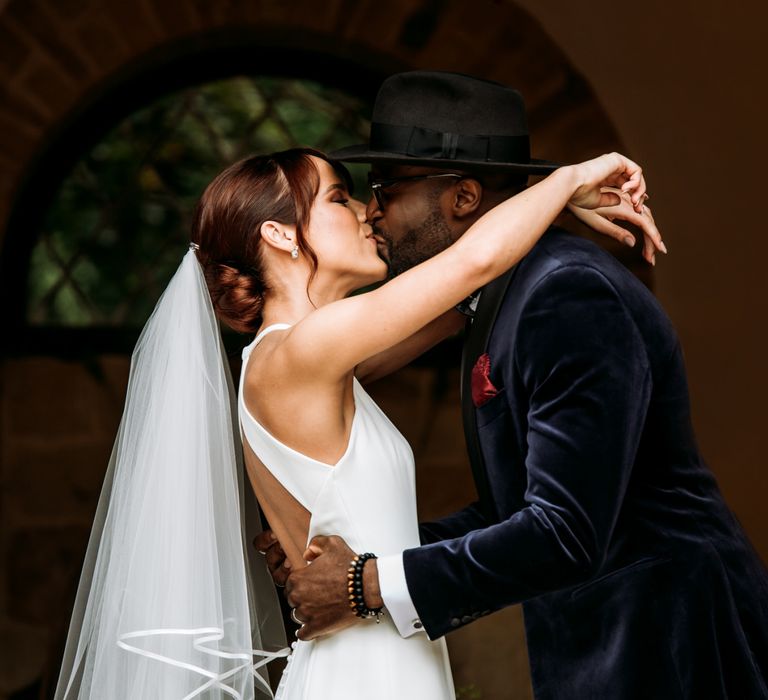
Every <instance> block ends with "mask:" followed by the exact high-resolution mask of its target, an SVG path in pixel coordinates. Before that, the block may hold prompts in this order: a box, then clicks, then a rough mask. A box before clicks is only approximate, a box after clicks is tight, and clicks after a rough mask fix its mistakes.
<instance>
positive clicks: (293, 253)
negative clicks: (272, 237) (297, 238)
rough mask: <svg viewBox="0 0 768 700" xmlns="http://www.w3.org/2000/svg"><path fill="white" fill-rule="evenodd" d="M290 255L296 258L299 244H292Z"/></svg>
mask: <svg viewBox="0 0 768 700" xmlns="http://www.w3.org/2000/svg"><path fill="white" fill-rule="evenodd" d="M291 257H292V258H293V259H294V260H296V258H298V257H299V246H297V245H294V246H293V249H292V250H291Z"/></svg>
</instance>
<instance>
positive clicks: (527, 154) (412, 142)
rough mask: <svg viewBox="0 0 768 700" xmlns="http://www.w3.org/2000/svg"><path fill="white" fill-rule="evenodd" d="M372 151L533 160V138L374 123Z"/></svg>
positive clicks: (420, 156)
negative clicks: (473, 133)
mask: <svg viewBox="0 0 768 700" xmlns="http://www.w3.org/2000/svg"><path fill="white" fill-rule="evenodd" d="M370 148H371V150H372V151H383V152H389V153H397V154H400V155H406V156H413V157H417V158H439V159H445V160H470V161H479V162H498V163H530V160H531V151H530V139H529V138H528V136H527V135H525V134H524V135H519V136H472V135H468V134H456V133H451V132H446V131H435V130H433V129H426V128H424V127H419V126H395V125H393V124H381V123H377V122H373V123H372V124H371V140H370Z"/></svg>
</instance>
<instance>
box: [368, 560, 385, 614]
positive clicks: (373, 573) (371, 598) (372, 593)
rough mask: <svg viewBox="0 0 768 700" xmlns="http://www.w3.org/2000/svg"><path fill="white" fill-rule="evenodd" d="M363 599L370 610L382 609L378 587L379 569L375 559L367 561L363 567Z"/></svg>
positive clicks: (382, 604) (382, 603)
mask: <svg viewBox="0 0 768 700" xmlns="http://www.w3.org/2000/svg"><path fill="white" fill-rule="evenodd" d="M363 599H364V600H365V605H366V607H368V608H370V609H371V610H376V609H378V608H382V607H384V600H383V599H382V597H381V588H380V587H379V567H378V565H377V564H376V560H375V559H369V560H368V561H367V562H365V566H364V567H363Z"/></svg>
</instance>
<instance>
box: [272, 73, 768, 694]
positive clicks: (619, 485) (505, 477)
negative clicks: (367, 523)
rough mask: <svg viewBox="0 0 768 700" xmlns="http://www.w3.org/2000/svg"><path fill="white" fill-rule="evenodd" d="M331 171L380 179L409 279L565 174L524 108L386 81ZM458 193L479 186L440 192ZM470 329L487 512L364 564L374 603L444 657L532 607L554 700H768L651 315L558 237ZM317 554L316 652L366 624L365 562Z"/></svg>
mask: <svg viewBox="0 0 768 700" xmlns="http://www.w3.org/2000/svg"><path fill="white" fill-rule="evenodd" d="M333 155H334V156H335V157H337V158H339V159H341V160H346V161H353V162H354V161H357V162H369V163H371V164H372V172H371V186H372V189H373V192H374V194H375V197H374V198H373V199H372V200H371V202H370V204H369V206H368V217H369V220H370V221H371V223H372V225H373V227H374V229H375V232H376V233H377V235H378V237H379V239H380V240H381V241H382V242H383V244H384V245H383V246H382V247H383V249H384V250H383V252H384V253H386V252H387V251H389V255H390V256H391V258H390V262H391V266H392V268H393V270H394V271H395V272H400V271H402V270H403V269H407V268H408V267H410V266H412V265H414V264H417V263H419V262H421V261H422V260H423V259H425V258H427V257H429V256H431V255H434V254H436V253H438V252H439V251H440V250H442V249H444V248H445V247H446V246H448V245H449V244H450V243H451V242H452V241H454V240H455V239H456V238H458V237H459V236H461V235H462V234H463V233H464V231H466V230H467V228H469V226H470V225H471V224H472V223H473V222H474V221H475V220H476V219H477V218H479V216H480V215H482V213H483V212H484V211H486V210H488V209H489V208H490V207H491V206H493V204H494V203H496V202H498V201H500V200H501V199H503V198H505V197H507V196H509V195H511V194H514V192H515V191H517V190H518V189H520V188H522V187H523V186H524V183H525V179H526V178H527V176H528V174H536V173H546V172H548V171H549V170H551V169H552V166H551V165H547V164H544V163H542V162H539V161H534V160H532V159H531V158H530V155H529V145H528V134H527V131H526V127H525V115H524V108H523V105H522V102H521V100H520V98H519V95H518V94H517V93H516V92H514V91H513V90H511V89H509V88H506V87H504V86H501V85H498V84H495V83H489V82H486V81H481V80H477V79H473V78H469V77H466V76H461V75H456V74H450V73H433V72H414V73H405V74H399V75H395V76H393V77H391V78H389V79H388V80H387V81H385V83H384V84H383V86H382V88H381V90H380V92H379V95H378V97H377V100H376V104H375V107H374V113H373V122H372V125H371V136H370V143H369V144H367V145H365V146H358V147H351V148H347V149H343V150H342V151H340V152H338V153H336V154H333ZM441 173H458V174H459V175H462V176H463V177H460V178H459V177H445V178H434V177H426V176H427V175H436V174H441ZM475 302H477V304H476V309H475V310H474V311H472V307H473V306H474V303H475ZM465 310H467V311H468V312H469V313H471V314H473V320H472V324H471V330H470V332H469V335H468V339H467V342H466V346H465V350H464V357H463V370H462V374H463V376H462V408H463V414H464V428H465V432H466V439H467V444H468V448H469V451H470V457H471V462H472V467H473V473H474V478H475V481H476V484H477V490H478V493H479V496H480V498H479V501H478V502H477V503H474V504H472V505H470V506H468V507H467V508H466V509H465V510H463V511H461V512H459V513H455V514H454V515H451V516H449V517H447V518H444V519H443V520H440V521H438V522H434V523H428V524H425V525H423V526H422V529H421V538H422V546H421V547H418V548H416V549H410V550H406V551H404V552H402V553H401V554H397V555H395V556H385V557H381V558H380V559H378V560H370V561H368V562H367V563H366V566H365V570H364V574H365V578H364V593H365V598H366V604H367V605H368V606H369V607H372V608H373V607H378V606H380V605H385V606H386V609H387V611H388V613H389V615H390V616H391V617H392V619H393V621H394V622H395V624H396V625H397V628H398V630H399V631H400V633H401V634H402V635H403V636H408V635H410V634H424V633H425V632H426V634H428V635H429V637H430V638H432V639H435V638H437V637H440V636H442V635H444V634H446V633H447V632H450V631H452V630H454V629H456V628H458V627H461V626H463V625H466V624H469V623H471V622H473V621H474V620H476V619H478V618H479V617H482V616H484V615H488V614H490V613H492V612H493V611H495V610H499V609H500V608H503V607H505V606H508V605H512V604H514V603H519V602H522V603H523V608H524V613H525V624H526V633H527V639H528V650H529V655H530V663H531V675H532V680H533V686H534V692H535V696H536V698H537V700H550V699H558V700H564V699H571V698H573V699H574V700H584V699H586V698H601V699H602V698H605V699H611V700H615V699H622V700H625V699H637V700H641V699H642V700H650V699H651V698H652V699H653V700H665V699H667V698H670V699H671V698H696V699H699V698H723V699H724V698H731V699H736V698H738V700H746V699H752V698H755V699H756V698H768V688H767V686H766V683H767V682H768V574H767V573H766V570H765V568H764V566H763V565H762V563H761V562H760V561H759V559H758V557H757V556H756V554H755V553H754V551H753V549H752V547H751V546H750V544H749V542H748V541H747V539H746V537H745V535H744V533H743V532H742V530H741V528H740V527H739V525H738V523H737V522H736V520H735V518H734V516H733V515H732V514H731V512H730V511H729V510H728V508H727V506H726V505H725V503H724V502H723V499H722V496H721V495H720V492H719V490H718V487H717V485H716V483H715V480H714V478H713V476H712V474H711V473H710V471H709V470H708V469H707V467H706V466H705V464H704V462H703V461H702V458H701V457H700V455H699V452H698V449H697V446H696V442H695V439H694V435H693V432H692V428H691V419H690V408H689V401H688V391H687V386H686V377H685V370H684V367H683V359H682V353H681V350H680V346H679V343H678V339H677V337H676V335H675V332H674V330H673V328H672V326H671V324H670V322H669V319H668V318H667V317H666V315H665V314H664V312H663V310H662V309H661V307H660V306H659V304H658V303H657V302H656V300H655V299H654V297H653V296H652V295H651V294H650V293H649V292H648V291H647V290H646V289H645V288H644V287H643V286H642V285H641V284H640V283H639V282H638V281H637V280H636V279H635V278H634V277H633V276H632V275H631V274H630V273H628V272H627V271H626V270H625V269H624V268H623V267H622V266H621V265H620V264H618V263H617V262H616V261H615V260H614V259H613V258H612V257H611V256H610V255H608V254H606V253H604V252H602V251H600V250H598V249H597V248H596V247H595V246H594V245H593V244H592V243H590V242H588V241H585V240H582V239H579V238H576V237H573V236H570V235H568V234H567V233H565V232H563V231H561V230H558V229H555V228H553V229H551V230H550V231H549V232H548V233H547V234H545V235H544V237H543V238H542V239H541V241H540V242H539V243H538V244H537V245H536V246H535V247H534V249H533V250H532V251H531V252H530V253H529V254H528V256H527V257H526V258H525V259H524V260H522V261H521V262H520V263H519V264H518V266H517V267H516V268H515V269H513V270H512V271H510V272H509V273H507V274H505V275H503V276H502V277H500V278H498V279H497V280H495V281H494V282H492V283H490V284H489V285H487V286H486V287H485V288H484V289H483V290H482V291H481V293H480V295H479V301H477V299H475V300H470V302H468V303H467V305H466V309H465ZM371 498H372V499H375V498H376V494H375V493H372V494H371ZM311 548H312V550H313V553H314V560H313V563H312V565H311V566H309V567H306V568H304V569H302V570H299V571H296V572H294V573H292V574H291V575H290V577H289V578H288V581H287V592H288V600H289V602H290V604H291V606H292V607H294V608H295V610H294V615H295V616H296V617H297V618H298V619H299V620H301V621H302V622H304V623H305V625H304V627H303V628H302V629H301V630H300V632H299V635H298V636H299V637H300V638H302V639H310V638H314V637H317V636H320V635H322V634H325V633H327V632H328V631H332V630H334V629H339V628H340V627H342V626H345V625H348V624H355V623H356V618H354V617H353V616H352V614H351V612H350V610H349V607H348V602H347V585H346V584H347V567H348V565H349V561H350V559H351V557H352V556H353V555H354V553H353V552H352V551H351V550H350V549H349V547H348V546H347V545H346V543H345V542H344V541H343V540H341V539H340V538H338V537H335V536H329V537H319V538H316V539H315V540H313V542H312V545H311ZM366 624H373V623H371V622H366Z"/></svg>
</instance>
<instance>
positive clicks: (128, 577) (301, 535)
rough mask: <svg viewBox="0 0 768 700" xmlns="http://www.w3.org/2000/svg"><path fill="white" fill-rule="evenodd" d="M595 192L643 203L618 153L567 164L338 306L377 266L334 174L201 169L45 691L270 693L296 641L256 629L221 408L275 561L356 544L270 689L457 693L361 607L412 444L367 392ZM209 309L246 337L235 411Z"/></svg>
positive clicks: (411, 494) (402, 524)
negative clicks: (330, 545)
mask: <svg viewBox="0 0 768 700" xmlns="http://www.w3.org/2000/svg"><path fill="white" fill-rule="evenodd" d="M441 182H445V181H441V180H438V179H435V180H434V183H435V186H436V187H438V188H439V187H441V186H444V185H442V184H440V183H441ZM604 187H612V188H620V191H622V192H623V193H625V194H626V195H628V196H629V197H630V198H631V201H632V205H633V206H634V207H635V208H637V209H639V208H640V206H641V205H642V202H643V200H644V195H645V182H644V179H643V177H642V172H641V169H640V168H639V166H637V165H636V164H635V163H633V162H632V161H630V160H628V159H627V158H625V157H623V156H621V155H619V154H615V153H613V154H609V155H604V156H601V157H599V158H596V159H594V160H590V161H586V162H584V163H580V164H578V165H573V166H565V167H562V168H560V169H559V170H557V171H555V172H554V173H553V174H551V175H549V176H548V177H547V178H546V179H544V180H542V181H541V182H539V183H538V184H536V185H534V186H532V187H530V188H529V189H527V190H525V191H524V192H522V193H520V194H518V195H516V196H513V197H511V198H509V199H507V200H505V201H503V202H502V203H501V204H499V205H498V206H496V207H494V208H493V209H491V210H490V211H488V212H486V213H485V214H484V215H483V216H482V217H481V218H480V219H479V220H478V221H477V222H476V223H475V224H474V225H473V226H472V227H471V228H470V229H469V230H468V231H467V232H466V233H465V234H464V235H463V236H462V237H461V238H460V239H459V240H458V241H456V242H455V243H454V244H453V245H451V246H450V247H449V248H448V249H446V250H445V251H443V252H442V253H440V254H438V255H436V256H435V257H433V258H431V259H430V260H428V261H426V262H424V263H422V264H421V265H418V266H416V267H414V268H413V269H411V270H409V271H407V272H404V273H403V274H401V275H399V276H397V277H395V278H394V279H392V280H391V281H389V282H387V283H386V284H383V285H381V286H379V287H378V288H376V289H375V290H374V291H370V292H368V293H364V294H358V295H352V296H350V294H351V292H353V291H355V290H358V289H360V288H362V287H366V286H369V285H372V284H374V283H378V282H381V281H382V280H384V279H385V277H386V275H387V265H386V263H385V262H384V261H383V259H382V257H381V255H380V252H381V251H380V250H379V246H380V245H381V244H382V241H379V240H377V238H376V237H375V236H374V234H373V231H372V229H371V227H370V225H369V224H368V223H366V217H365V209H364V206H363V205H362V204H361V203H360V202H358V201H356V200H353V199H352V198H351V197H350V194H349V190H350V186H349V179H348V175H347V173H346V171H345V170H344V169H343V167H342V166H340V165H339V164H337V163H335V162H333V161H330V160H329V159H327V158H326V157H325V156H324V155H322V154H321V153H319V152H317V151H313V150H310V149H293V150H289V151H283V152H280V153H275V154H272V155H268V156H254V157H250V158H247V159H245V160H242V161H240V162H238V163H236V164H234V165H232V166H231V167H229V168H227V169H226V170H225V171H224V172H222V173H221V174H220V175H219V176H217V177H216V178H215V179H214V180H213V182H212V183H211V184H210V185H209V186H208V188H207V189H206V191H205V192H204V194H203V196H202V198H201V200H200V203H199V205H198V209H197V212H196V215H195V220H194V224H193V231H192V241H193V242H192V245H191V250H190V252H189V253H188V254H187V256H185V258H184V260H183V262H182V265H181V267H180V268H179V271H178V272H177V274H176V276H175V277H174V279H173V280H172V281H171V283H170V284H169V287H168V289H167V290H166V292H165V293H164V295H163V297H162V298H161V300H160V302H159V303H158V306H157V307H156V309H155V312H154V313H153V316H152V317H151V318H150V320H149V322H148V323H147V326H146V327H145V329H144V331H143V333H142V336H141V338H140V340H139V343H138V344H137V348H136V351H135V352H134V356H133V362H132V368H131V378H130V382H129V391H128V397H127V399H126V409H125V413H124V416H123V421H122V423H121V427H120V431H119V433H118V438H117V442H116V445H115V450H114V453H113V458H112V462H111V465H110V469H109V471H108V473H107V477H106V480H105V486H104V490H103V492H102V499H101V502H100V505H99V510H98V513H97V518H96V522H95V524H94V531H93V534H92V537H91V543H90V544H89V550H88V554H87V557H86V564H85V567H84V572H83V578H82V580H81V585H80V590H79V592H78V599H77V601H76V606H75V612H74V614H73V619H72V624H71V628H70V636H69V639H68V642H67V649H66V653H65V660H64V665H63V668H62V673H61V677H60V679H59V685H58V688H57V693H56V697H57V698H74V697H78V698H91V699H92V700H96V698H99V699H102V698H110V700H117V699H119V698H143V699H144V698H163V699H166V698H168V699H170V698H174V699H175V698H178V699H179V700H182V698H183V699H184V700H188V699H191V698H195V697H206V698H213V697H215V698H222V697H224V696H225V695H226V696H228V697H233V698H237V699H239V698H252V697H254V695H255V694H257V693H264V694H267V695H271V692H270V691H269V686H268V684H267V676H266V673H265V670H264V665H265V664H266V662H267V661H269V660H271V659H272V658H275V657H276V656H280V655H288V654H289V650H286V649H282V650H278V649H277V645H276V643H275V639H277V638H279V634H278V635H275V634H271V635H270V633H269V630H268V629H267V628H268V627H269V626H270V625H273V626H274V624H273V623H274V622H275V621H276V619H277V618H278V617H279V616H278V614H277V612H276V604H275V600H274V597H273V590H272V587H271V583H270V581H269V578H268V575H267V572H266V567H265V566H264V565H263V562H260V564H261V566H257V567H254V569H253V571H252V572H250V575H249V573H248V571H247V569H248V566H249V563H248V561H247V554H246V552H245V547H244V546H243V542H244V538H243V536H241V531H242V529H243V528H244V527H246V525H247V524H246V523H245V522H244V521H245V520H247V519H246V518H245V517H244V512H243V503H242V491H241V488H240V486H241V485H240V484H239V483H238V473H239V470H238V458H239V449H236V447H235V446H236V445H237V444H238V441H237V440H236V439H233V438H236V437H237V436H236V433H237V430H236V429H235V430H234V434H233V424H234V421H233V420H232V412H234V410H237V413H238V416H239V423H240V431H241V434H242V438H243V440H242V443H243V453H244V457H245V467H246V472H247V475H248V478H249V481H250V485H251V487H252V489H253V492H254V493H255V495H256V496H257V498H258V502H259V505H260V507H261V508H262V510H263V512H264V515H265V516H266V518H267V520H268V521H269V523H270V526H271V528H272V529H273V531H274V533H275V535H276V536H277V538H278V539H279V542H280V544H281V545H282V547H283V549H284V551H285V553H286V556H287V560H288V562H289V565H290V566H291V567H292V568H294V569H296V568H298V567H302V566H306V562H305V561H304V558H303V554H304V551H305V548H306V545H307V542H308V541H309V540H310V539H311V538H312V537H313V536H314V535H317V534H323V533H328V532H333V533H336V534H339V535H341V536H342V537H344V539H345V540H346V541H347V542H348V543H349V544H350V546H352V547H353V548H354V549H355V550H356V551H358V552H359V553H360V554H361V555H362V556H360V557H359V558H356V559H355V560H353V561H351V562H350V563H349V571H350V573H349V580H350V586H349V594H350V595H349V597H350V619H349V623H350V624H348V625H347V626H345V627H344V628H343V629H339V630H338V631H336V632H335V633H333V634H330V635H327V636H326V637H323V638H321V639H318V640H315V641H311V642H303V641H297V642H294V644H293V645H292V647H293V649H292V652H290V656H289V659H288V665H287V667H286V671H285V672H284V674H283V676H282V679H281V681H280V685H279V689H278V693H277V696H278V698H281V699H282V700H312V699H313V698H316V699H317V700H327V699H330V698H333V699H337V698H353V697H355V698H356V697H366V698H374V699H375V698H381V699H382V700H383V699H384V698H398V700H408V699H413V700H416V699H418V700H432V699H434V700H443V699H447V698H453V697H454V691H453V685H452V681H451V674H450V669H449V665H448V657H447V653H446V649H445V646H444V640H442V639H441V640H438V641H435V642H432V641H429V640H428V639H427V638H426V636H425V635H415V636H412V637H409V638H407V639H404V638H402V637H401V636H400V635H399V634H398V632H397V630H396V629H395V627H394V625H393V624H392V622H391V620H389V619H388V618H387V617H386V614H385V611H383V610H380V609H371V608H369V607H368V606H367V605H366V595H365V593H366V591H365V590H363V583H362V581H363V579H362V573H363V571H364V569H365V564H366V561H367V555H366V554H365V552H367V551H368V550H372V551H375V552H377V553H378V554H388V553H396V552H399V551H402V550H403V549H406V548H408V547H412V546H417V545H418V544H419V536H418V529H417V520H416V500H415V490H414V474H413V468H414V465H413V455H412V453H411V450H410V448H409V446H408V444H407V442H406V441H405V439H404V438H403V437H402V435H400V433H399V432H398V431H397V430H396V429H395V427H394V426H393V425H392V423H390V421H389V420H388V419H387V418H386V416H385V415H384V414H383V413H382V412H381V410H380V409H379V408H378V407H377V406H376V404H375V403H374V402H373V401H372V400H371V398H370V397H369V396H368V394H367V393H366V392H365V390H364V389H363V388H362V386H361V384H360V380H363V379H372V378H377V377H379V376H381V375H382V374H385V373H387V372H391V371H393V370H394V369H395V368H397V367H399V366H402V365H403V364H405V363H406V362H408V361H409V360H410V359H412V358H413V357H414V356H416V355H418V354H420V353H421V352H423V351H424V350H426V349H427V348H429V347H430V346H432V345H434V344H435V343H436V342H437V341H438V340H440V339H441V338H443V337H445V336H446V335H449V334H451V333H453V332H455V331H456V330H457V329H458V325H459V323H460V317H459V316H458V314H455V313H454V312H453V311H452V309H453V307H454V306H455V305H456V304H458V303H460V302H461V301H462V300H464V299H465V298H466V297H467V296H468V295H470V294H471V293H472V292H474V291H475V290H477V289H479V288H480V287H482V286H483V285H484V284H486V283H487V282H489V281H490V280H493V279H494V278H496V277H498V276H499V275H500V274H502V273H503V272H504V271H505V270H507V269H508V268H510V267H511V266H512V265H514V264H515V263H516V262H517V261H518V260H520V259H521V258H522V257H523V256H524V255H525V254H526V253H527V252H528V251H529V250H530V249H531V247H532V246H533V245H534V243H535V242H536V241H537V240H538V238H539V237H540V236H541V235H542V233H543V232H544V231H545V230H546V229H547V227H548V226H549V225H550V224H551V223H552V221H553V220H554V218H555V217H556V216H557V215H558V214H559V213H560V211H561V210H562V209H563V208H564V207H565V206H566V205H572V206H577V207H582V208H586V209H595V208H598V207H601V206H607V205H612V204H615V203H616V201H617V200H619V199H620V197H619V196H618V195H616V194H615V193H611V192H606V191H605V190H604V189H603V188H604ZM213 312H215V314H216V316H218V318H219V319H220V320H222V321H223V322H224V323H226V324H227V325H229V326H230V327H232V328H233V329H235V330H237V331H240V332H243V333H249V334H255V338H254V340H253V342H251V343H250V344H249V345H248V346H247V347H246V348H245V349H244V351H243V368H242V372H241V378H240V386H239V392H238V396H237V405H236V408H235V407H234V406H232V405H230V386H229V377H228V375H227V373H226V372H225V371H224V369H223V368H224V363H223V362H222V350H221V343H220V336H219V332H218V328H217V327H216V322H215V318H214V316H213ZM238 447H239V445H238ZM251 520H252V519H251ZM251 520H249V521H248V522H251ZM252 534H253V533H252V532H251V533H249V534H248V536H250V535H252ZM254 579H255V586H256V588H258V591H256V592H255V593H254V592H253V591H251V590H250V584H251V582H253V581H254ZM355 616H356V617H355ZM358 618H359V619H358ZM254 645H255V646H256V647H257V648H256V649H253V648H252V647H253V646H254ZM254 655H256V656H257V657H258V658H259V660H258V662H257V663H256V664H254V663H253V656H254Z"/></svg>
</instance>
